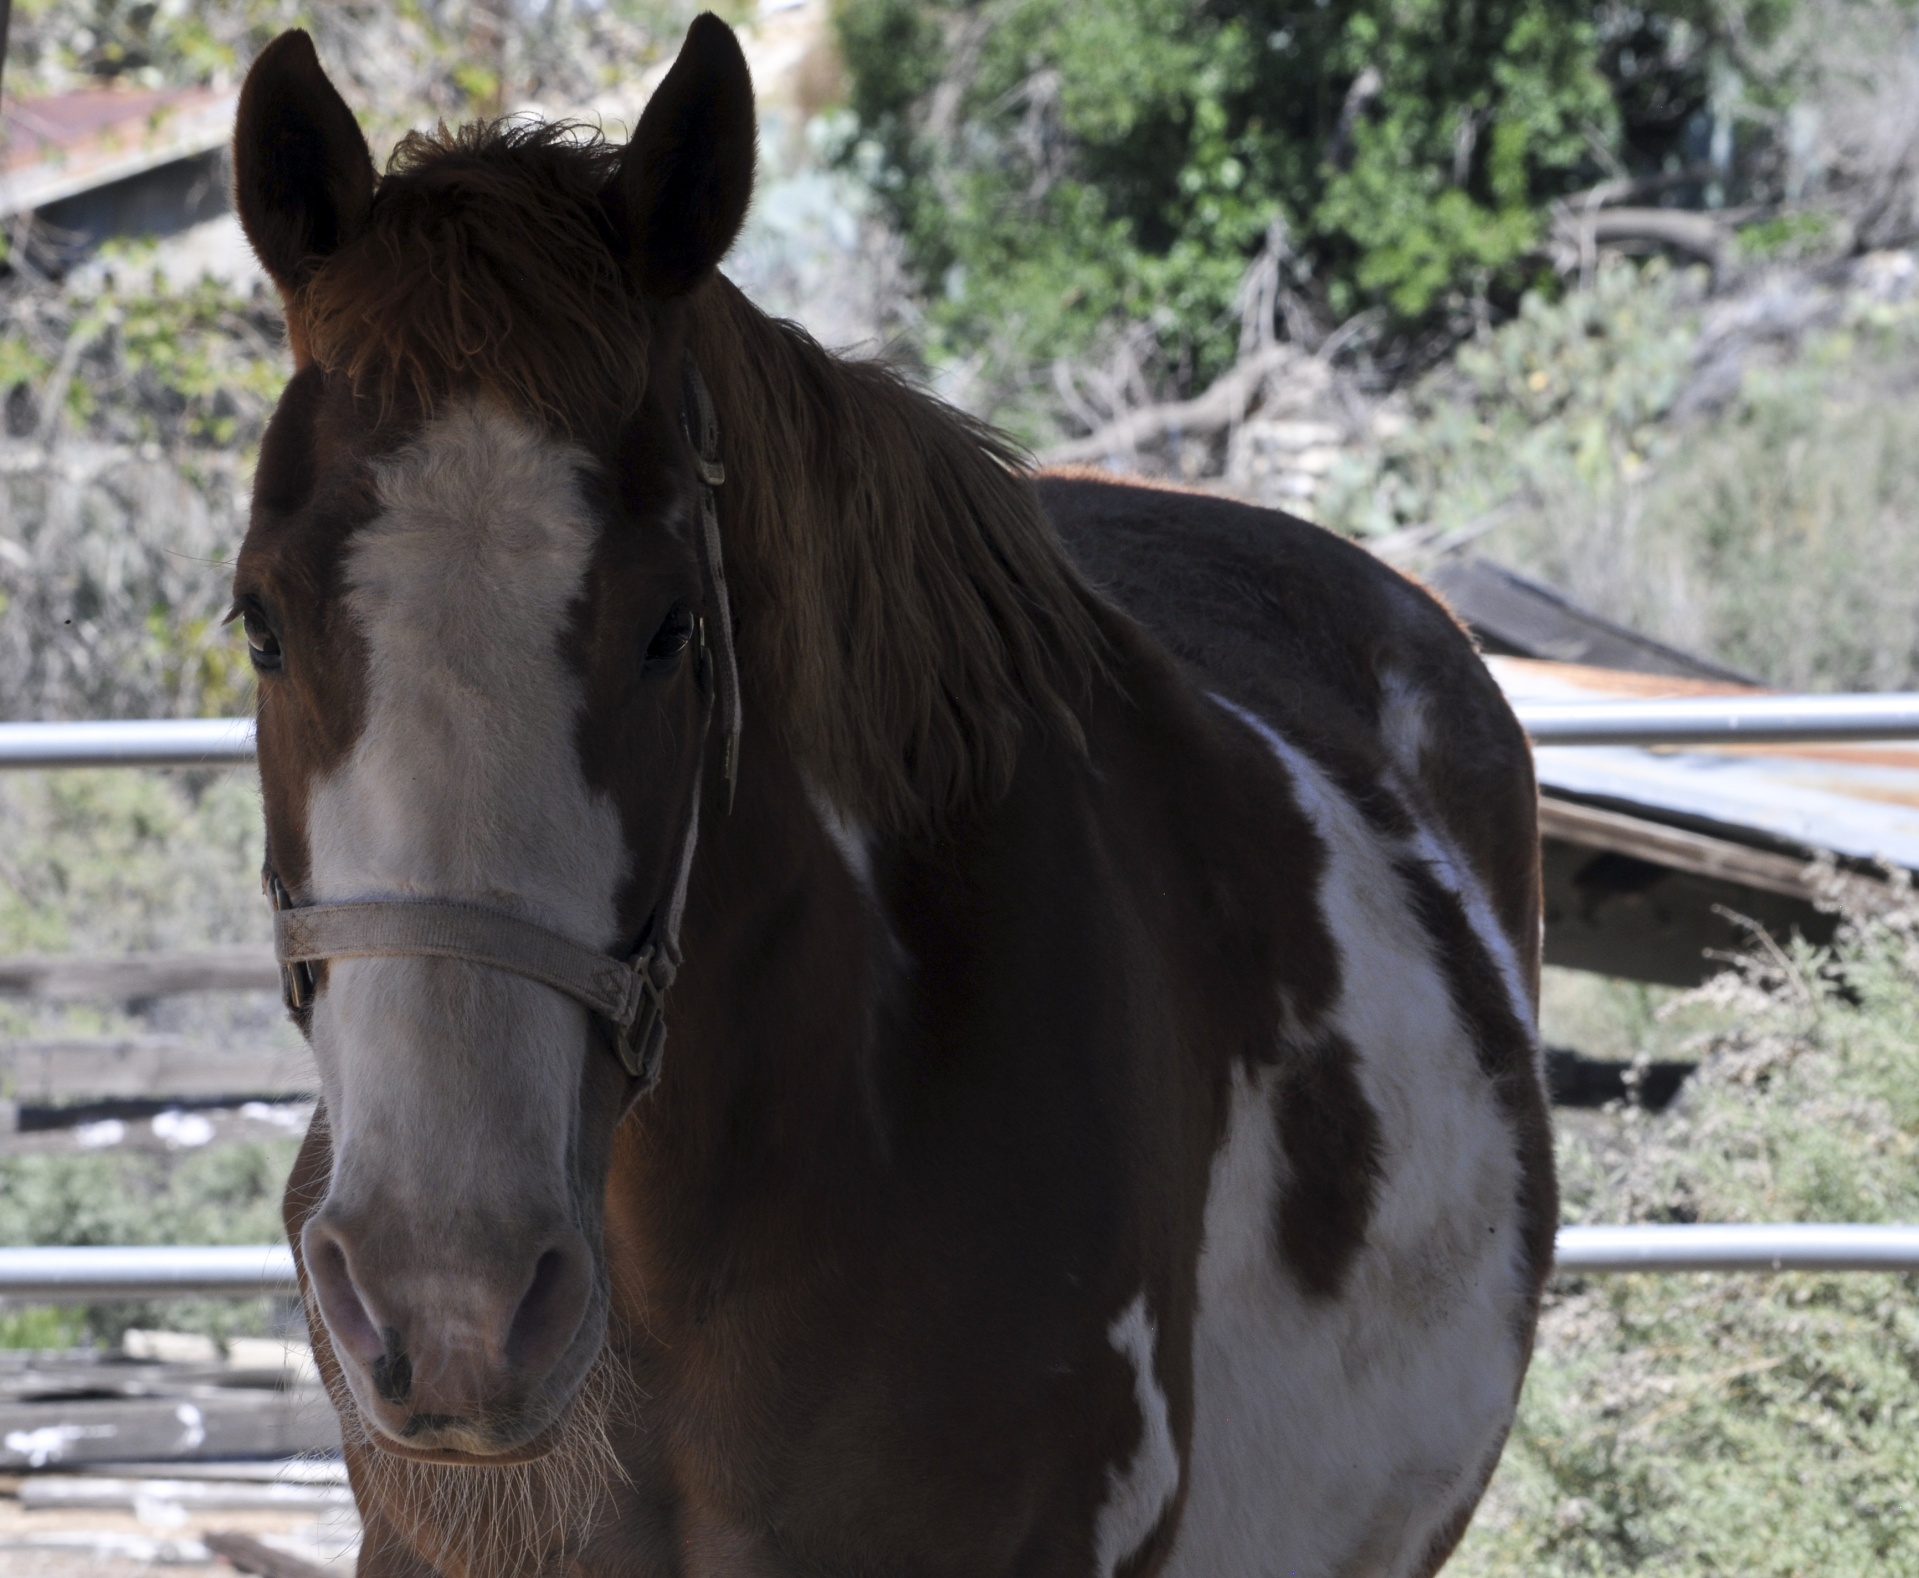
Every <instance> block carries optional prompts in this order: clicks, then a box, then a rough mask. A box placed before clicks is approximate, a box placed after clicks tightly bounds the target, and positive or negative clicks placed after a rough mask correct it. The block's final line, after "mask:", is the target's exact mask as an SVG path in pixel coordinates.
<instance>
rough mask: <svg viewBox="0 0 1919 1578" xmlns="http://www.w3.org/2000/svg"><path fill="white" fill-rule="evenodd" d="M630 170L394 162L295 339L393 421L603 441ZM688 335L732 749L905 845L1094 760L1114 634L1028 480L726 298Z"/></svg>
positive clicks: (618, 355)
mask: <svg viewBox="0 0 1919 1578" xmlns="http://www.w3.org/2000/svg"><path fill="white" fill-rule="evenodd" d="M620 151H621V150H620V149H619V148H618V147H617V146H615V145H612V144H609V143H607V142H605V141H604V140H603V139H601V138H600V137H599V136H598V135H597V134H592V133H590V132H588V131H586V130H585V129H583V128H580V127H577V126H572V125H567V124H564V123H562V124H556V125H532V126H529V125H525V124H516V123H511V122H505V123H493V124H491V125H474V126H468V127H464V128H462V129H460V130H459V131H457V132H449V131H448V130H446V128H444V127H441V128H440V129H439V130H438V131H436V132H434V133H432V134H423V133H413V134H410V135H409V136H408V137H407V138H406V139H405V140H403V141H402V142H401V143H400V145H399V147H398V148H397V149H396V150H395V153H394V155H393V158H392V161H391V162H390V164H389V167H388V171H387V174H386V176H385V177H384V178H383V179H382V181H381V183H380V185H379V189H378V192H377V194H376V196H375V199H374V203H373V207H372V213H371V216H370V218H369V222H368V230H367V233H366V234H364V235H363V236H362V237H360V238H356V240H355V242H354V243H352V244H350V245H349V246H348V247H346V248H343V249H342V251H341V252H340V253H338V254H336V255H335V256H334V257H333V258H330V259H329V260H328V261H327V262H326V263H325V264H324V265H323V266H322V267H321V268H320V269H319V270H318V271H317V273H316V274H315V275H314V277H313V279H312V280H311V282H310V283H309V284H308V285H307V287H306V288H305V289H304V290H303V291H302V292H301V293H300V295H299V296H298V297H296V298H295V299H294V300H293V301H292V302H290V303H289V309H290V311H289V317H290V318H291V319H296V320H297V323H296V324H295V332H296V334H297V335H299V336H300V337H301V339H302V341H303V343H304V344H305V346H306V347H307V349H308V351H309V353H310V354H311V355H312V356H313V357H314V358H315V359H316V360H318V361H319V362H321V363H322V365H325V366H328V367H329V368H336V369H338V370H340V371H343V372H345V373H346V374H347V375H348V376H349V377H351V378H352V380H353V381H354V384H355V387H356V388H357V389H359V390H361V391H362V393H365V394H371V395H373V396H374V397H376V398H377V399H378V400H379V402H380V405H381V408H382V410H386V409H388V408H389V407H391V406H394V405H396V404H405V405H408V406H411V407H413V408H416V409H420V410H422V411H430V410H432V409H433V407H434V406H435V405H437V404H438V403H439V402H440V401H442V400H443V399H445V398H446V396H447V395H448V394H449V393H451V392H453V391H455V390H457V389H461V388H477V389H483V390H486V391H488V392H490V393H492V394H494V395H495V396H496V397H497V398H499V399H500V400H502V401H503V402H504V403H505V404H506V405H507V407H508V408H509V409H512V410H515V411H518V412H520V413H521V414H522V415H525V416H528V417H533V418H536V419H539V420H543V421H544V422H545V423H547V424H548V425H549V426H551V427H552V428H554V429H555V430H556V431H558V432H560V433H562V434H565V435H569V436H574V437H579V438H584V437H586V436H587V435H588V434H591V433H594V432H601V433H603V432H605V431H606V429H607V426H608V424H609V421H610V420H611V421H617V420H619V419H620V418H623V417H624V416H626V415H628V414H630V413H631V412H632V411H633V410H634V409H635V408H636V407H637V406H638V404H639V401H640V399H641V397H642V396H643V394H644V392H645V386H646V378H647V363H648V354H647V353H648V349H649V339H650V321H649V318H648V315H647V310H646V307H645V304H644V303H643V302H642V301H640V300H639V299H638V298H637V297H636V295H635V294H634V292H633V289H632V287H631V285H630V284H629V283H628V281H627V279H626V277H625V275H624V274H623V273H622V271H621V269H620V266H619V263H618V261H617V259H616V256H615V253H614V251H613V248H612V245H611V238H610V236H609V234H608V233H607V231H606V229H605V221H604V219H603V218H602V217H601V215H602V209H601V206H600V203H599V200H598V194H599V191H600V189H601V187H602V186H603V185H604V184H605V182H606V180H607V179H608V177H609V176H610V175H611V173H612V171H613V169H614V167H615V165H616V164H617V161H618V158H619V154H620ZM683 310H684V311H685V313H686V324H687V333H688V337H689V344H690V347H691V352H692V355H693V356H694V358H695V360H696V362H697V364H698V366H699V368H700V371H701V373H702V374H703V376H704V377H705V379H706V381H707V384H708V386H709V387H710V389H711V390H712V393H713V399H714V404H715V406H716V408H717V410H718V414H719V418H720V426H721V433H722V442H723V446H724V452H725V462H726V474H727V480H726V483H725V485H724V487H722V488H721V490H720V524H721V534H722V537H723V539H724V543H725V551H726V555H727V566H728V577H729V580H730V581H731V583H732V592H733V602H734V610H735V614H736V617H737V620H738V625H739V646H740V658H741V668H742V673H743V679H744V683H745V685H746V691H747V698H748V704H749V707H751V708H752V709H753V711H752V713H750V714H749V717H748V729H749V743H748V748H749V749H750V748H751V747H750V731H751V730H752V729H753V728H754V727H756V726H757V727H765V726H769V725H770V726H772V727H774V728H775V729H776V730H777V731H778V733H779V735H780V736H781V738H782V740H783V742H784V743H785V745H786V746H787V748H788V749H789V750H790V751H791V752H792V753H793V755H794V756H795V758H796V759H797V760H798V762H799V765H800V767H801V769H802V770H803V771H804V772H805V773H806V774H807V775H808V777H809V778H810V780H811V781H812V782H813V783H814V784H815V785H816V786H817V787H818V788H819V789H820V790H822V791H823V792H825V793H826V794H828V795H829V796H830V797H831V798H832V799H833V800H834V802H835V803H836V805H837V806H838V807H839V808H840V809H841V810H843V811H844V812H846V813H847V814H849V815H851V816H853V817H856V818H858V819H859V820H860V821H862V822H863V823H865V824H866V825H868V826H871V827H874V828H878V829H892V830H898V829H903V828H907V827H912V826H915V825H922V826H923V825H930V824H936V823H938V822H939V821H941V820H943V819H944V818H946V817H947V816H949V815H951V814H953V813H955V812H958V811H962V810H964V809H965V808H967V807H968V806H972V805H977V804H979V803H982V802H984V801H988V800H991V799H993V798H996V797H997V796H998V795H1000V794H1001V793H1003V792H1004V791H1005V790H1006V789H1007V788H1008V786H1009V785H1010V783H1011V781H1012V776H1013V771H1014V767H1015V765H1016V763H1017V760H1018V755H1019V750H1020V745H1021V741H1022V738H1023V737H1025V736H1027V735H1028V734H1030V733H1033V732H1038V733H1041V734H1044V735H1048V736H1051V737H1056V738H1058V739H1061V740H1063V741H1066V742H1068V743H1069V744H1072V745H1074V746H1081V745H1083V737H1082V734H1081V727H1080V721H1079V719H1080V715H1081V713H1082V712H1083V710H1084V707H1085V705H1086V702H1087V699H1088V697H1089V695H1090V693H1091V689H1092V685H1093V683H1094V680H1095V677H1096V676H1097V675H1098V674H1099V673H1100V672H1101V671H1102V669H1103V667H1104V663H1103V655H1104V651H1105V640H1104V637H1103V636H1102V633H1101V631H1102V625H1103V618H1104V616H1103V614H1102V612H1101V610H1100V605H1099V603H1098V600H1097V598H1096V597H1095V595H1094V594H1093V593H1092V592H1091V591H1090V590H1089V589H1088V588H1087V586H1086V585H1085V583H1084V582H1083V581H1082V580H1081V579H1080V577H1079V575H1078V573H1077V572H1076V571H1075V570H1074V568H1073V567H1072V565H1071V563H1070V562H1069V561H1068V559H1067V557H1066V554H1065V551H1064V549H1063V548H1062V547H1061V546H1060V544H1059V543H1058V541H1057V539H1056V538H1055V536H1054V535H1053V532H1052V529H1051V527H1050V526H1049V525H1048V523H1047V522H1046V519H1045V517H1044V515H1043V514H1042V513H1041V511H1040V507H1039V502H1038V499H1037V496H1036V495H1035V493H1034V490H1033V487H1032V483H1031V478H1030V473H1029V471H1028V465H1027V461H1026V458H1025V457H1024V456H1023V455H1022V454H1021V453H1020V452H1019V451H1018V450H1017V449H1016V448H1015V447H1014V446H1013V445H1012V443H1011V442H1010V441H1009V440H1008V439H1006V438H1005V437H1003V436H1002V435H1001V434H999V433H998V432H996V431H995V430H994V429H992V428H991V427H989V426H987V425H986V424H984V423H982V422H979V421H976V420H975V419H973V418H972V417H969V416H967V415H965V414H964V413H962V412H959V411H956V410H954V409H953V408H952V407H950V406H947V405H945V404H943V403H942V402H940V401H938V400H936V399H934V398H933V397H932V396H931V395H929V394H927V393H926V392H924V391H923V390H921V389H919V388H916V387H915V386H914V385H913V384H912V383H910V382H909V381H908V380H907V379H906V378H905V377H904V376H902V375H901V374H900V373H899V372H898V371H897V370H895V369H894V368H892V367H889V366H887V365H886V364H884V363H882V362H878V361H857V360H847V359H843V358H841V357H838V356H835V355H833V354H831V353H829V352H828V351H826V350H825V349H823V348H822V347H821V346H820V345H819V344H818V343H817V342H815V341H814V340H813V339H812V338H811V337H810V336H809V335H808V334H807V333H806V332H805V331H804V330H803V329H801V328H799V327H798V326H797V325H795V324H792V323H788V322H783V321H777V320H775V319H772V318H770V317H768V316H767V315H766V314H765V313H763V312H761V311H760V310H759V309H758V308H757V307H755V306H754V305H753V304H752V303H751V302H749V301H748V300H747V299H746V297H745V296H744V295H743V294H741V292H740V291H739V290H738V289H737V288H736V287H735V286H734V285H733V284H732V283H731V282H730V281H728V280H727V279H725V278H724V277H723V276H720V275H718V274H715V275H714V276H712V277H711V278H710V279H708V280H707V281H706V282H704V283H703V284H701V285H700V286H698V287H696V289H695V290H694V291H693V293H692V294H691V295H690V296H689V297H688V298H687V299H686V301H685V302H684V305H683Z"/></svg>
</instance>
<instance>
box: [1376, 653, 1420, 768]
mask: <svg viewBox="0 0 1919 1578" xmlns="http://www.w3.org/2000/svg"><path fill="white" fill-rule="evenodd" d="M1379 734H1380V738H1381V739H1382V740H1384V741H1385V742H1386V754H1387V755H1388V756H1390V757H1391V758H1392V762H1393V765H1394V766H1395V767H1397V768H1398V769H1399V771H1400V773H1401V775H1402V776H1403V777H1405V778H1408V779H1410V780H1412V781H1414V782H1417V781H1418V779H1419V759H1420V757H1421V756H1422V755H1423V754H1424V753H1425V750H1426V698H1425V697H1424V696H1422V695H1421V694H1420V693H1419V690H1418V688H1417V687H1416V686H1414V685H1413V683H1412V682H1411V681H1410V680H1408V679H1407V678H1406V676H1405V675H1404V674H1401V673H1400V672H1399V671H1398V670H1397V669H1388V670H1387V671H1386V672H1385V673H1384V674H1382V675H1381V676H1380V678H1379Z"/></svg>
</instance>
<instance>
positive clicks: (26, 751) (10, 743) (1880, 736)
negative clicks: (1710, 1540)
mask: <svg viewBox="0 0 1919 1578" xmlns="http://www.w3.org/2000/svg"><path fill="white" fill-rule="evenodd" d="M1513 711H1514V712H1515V713H1516V714H1517V715H1518V718H1519V721H1520V723H1521V725H1522V726H1523V727H1524V728H1525V730H1526V732H1527V733H1528V734H1530V735H1531V736H1532V738H1533V741H1534V742H1535V743H1536V744H1539V745H1638V746H1679V745H1718V746H1722V747H1723V746H1728V745H1790V744H1828V745H1831V744H1860V743H1868V742H1874V741H1885V740H1919V694H1911V693H1902V694H1897V695H1851V696H1686V697H1680V698H1676V699H1667V700H1659V701H1518V702H1515V703H1514V704H1513ZM252 759H253V720H252V719H251V718H157V719H140V720H136V721H119V722H104V723H0V768H8V767H13V768H27V767H38V768H45V767H221V766H226V765H229V764H232V763H236V762H246V761H251V760H252Z"/></svg>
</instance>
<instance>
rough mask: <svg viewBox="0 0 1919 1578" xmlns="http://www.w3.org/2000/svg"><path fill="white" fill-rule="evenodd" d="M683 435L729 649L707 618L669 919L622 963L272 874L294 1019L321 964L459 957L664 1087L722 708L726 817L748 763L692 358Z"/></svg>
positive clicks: (463, 916)
mask: <svg viewBox="0 0 1919 1578" xmlns="http://www.w3.org/2000/svg"><path fill="white" fill-rule="evenodd" d="M680 426H681V428H682V429H683V430H684V431H685V433H686V437H687V441H688V443H689V444H690V445H691V446H692V449H693V457H694V468H695V471H696V472H697V474H698V476H699V517H700V529H699V534H698V547H699V558H700V574H701V577H702V578H703V580H704V581H705V583H706V593H707V599H708V601H709V602H710V603H711V605H712V606H713V608H714V610H715V614H716V618H717V626H718V628H717V640H716V645H717V646H718V649H719V650H718V651H717V652H716V653H715V652H710V651H709V650H708V648H707V643H706V621H705V620H703V619H702V620H699V621H697V622H696V624H695V640H696V652H697V667H696V672H697V674H698V676H699V679H700V684H701V689H702V690H704V691H705V693H706V705H705V707H704V708H703V709H702V714H701V719H700V753H699V758H698V765H697V766H696V767H695V768H694V772H693V794H692V798H691V800H690V801H689V803H688V805H687V808H686V820H685V824H684V826H683V827H682V829H681V832H680V844H679V854H678V857H677V859H676V860H675V862H674V870H673V886H672V888H671V889H670V890H669V892H668V895H667V901H666V904H665V907H664V910H663V911H662V910H660V909H655V910H654V912H653V914H652V915H651V916H650V917H649V918H648V920H647V923H646V927H645V929H644V930H643V931H642V932H641V937H642V938H643V939H644V940H643V941H642V943H641V944H640V946H639V947H638V948H637V949H636V950H635V951H634V952H633V953H632V954H630V955H628V956H627V957H625V958H621V957H618V956H617V955H614V954H610V953H601V952H599V951H598V950H597V949H593V948H589V947H587V946H585V945H584V944H583V943H578V942H575V941H574V940H573V939H572V938H571V937H567V936H563V935H562V934H561V933H559V932H556V931H553V930H552V929H550V928H549V927H546V926H541V925H538V924H536V923H535V922H533V921H529V920H522V919H521V918H520V917H519V916H517V915H509V914H507V913H506V912H505V911H504V910H496V909H493V908H492V907H490V906H488V905H482V904H461V903H452V902H448V901H446V900H441V899H369V900H366V901H364V902H362V903H357V904H306V905H295V904H294V902H293V896H292V894H290V893H289V892H288V891H287V887H286V884H285V883H283V882H282V881H281V880H280V878H279V874H278V873H277V872H275V871H274V869H273V867H272V866H271V865H269V866H268V867H267V868H266V870H265V872H264V873H263V885H264V886H265V888H266V892H267V897H268V899H269V900H270V901H271V902H272V904H273V947H274V952H275V954H276V955H277V956H278V958H279V961H280V993H281V997H282V998H283V999H284V1000H285V1002H286V1006H287V1011H288V1012H289V1013H297V1012H299V1011H300V1010H301V1009H304V1008H306V1007H308V1006H309V1005H310V1004H311V1003H312V1002H313V998H314V981H313V963H314V961H316V960H319V959H392V958H435V959H460V960H464V961H465V962H466V963H468V964H483V965H487V966H489V967H490V968H492V969H496V970H506V971H509V972H511V973H512V974H514V975H522V976H525V977H526V978H527V979H528V980H532V981H538V982H540V983H541V984H542V985H545V986H550V987H552V988H553V989H554V990H555V991H558V992H563V993H565V994H566V995H567V996H568V997H571V998H572V999H573V1000H574V1001H575V1002H577V1003H580V1004H582V1005H584V1006H585V1008H586V1009H587V1010H588V1012H590V1013H593V1014H596V1015H598V1016H599V1017H600V1018H601V1019H602V1020H604V1021H605V1022H606V1023H607V1025H608V1026H609V1027H610V1028H611V1030H612V1031H613V1048H614V1051H615V1052H616V1053H617V1054H618V1056H619V1059H620V1065H621V1066H622V1067H623V1068H624V1069H625V1070H626V1072H627V1073H628V1074H629V1075H631V1076H632V1077H633V1078H634V1079H637V1080H639V1081H640V1082H641V1089H640V1094H645V1092H646V1091H648V1090H651V1089H652V1088H653V1086H654V1085H655V1084H656V1083H658V1081H659V1077H660V1054H661V1052H662V1051H663V1050H664V1049H665V1046H666V993H667V989H668V988H669V987H671V986H672V984H673V981H674V978H675V977H676V976H677V975H678V974H679V970H680V957H681V956H680V921H681V919H682V918H683V916H684V914H685V911H686V889H687V884H688V881H689V880H690V879H691V877H692V873H693V852H694V850H695V849H696V848H697V847H698V844H699V839H700V791H701V788H702V786H703V783H704V780H705V775H706V744H707V740H708V739H709V737H710V736H711V734H712V732H713V716H714V713H715V711H716V710H717V711H718V713H719V716H720V729H721V750H720V770H721V775H722V779H723V781H724V783H725V787H726V805H727V807H728V809H731V807H732V804H733V792H734V789H735V787H736V781H737V778H738V773H739V756H740V671H739V663H738V660H737V658H736V656H735V653H734V645H733V608H732V603H731V601H730V600H729V598H728V596H727V590H726V566H725V563H724V561H723V559H722V558H721V555H720V512H719V504H718V501H717V500H716V498H715V497H714V490H715V489H717V488H719V487H720V486H721V485H722V484H723V483H725V481H726V467H725V465H724V464H723V463H722V461H721V458H720V424H719V418H718V416H717V415H716V414H715V413H714V410H713V400H712V397H711V396H710V395H709V394H708V393H707V390H706V381H705V380H704V379H702V378H701V377H700V374H699V369H698V368H696V367H695V366H694V365H693V363H692V362H691V361H688V362H687V364H686V382H685V388H684V391H683V394H682V398H681V403H680ZM716 702H717V708H716V705H715V703H716Z"/></svg>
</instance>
